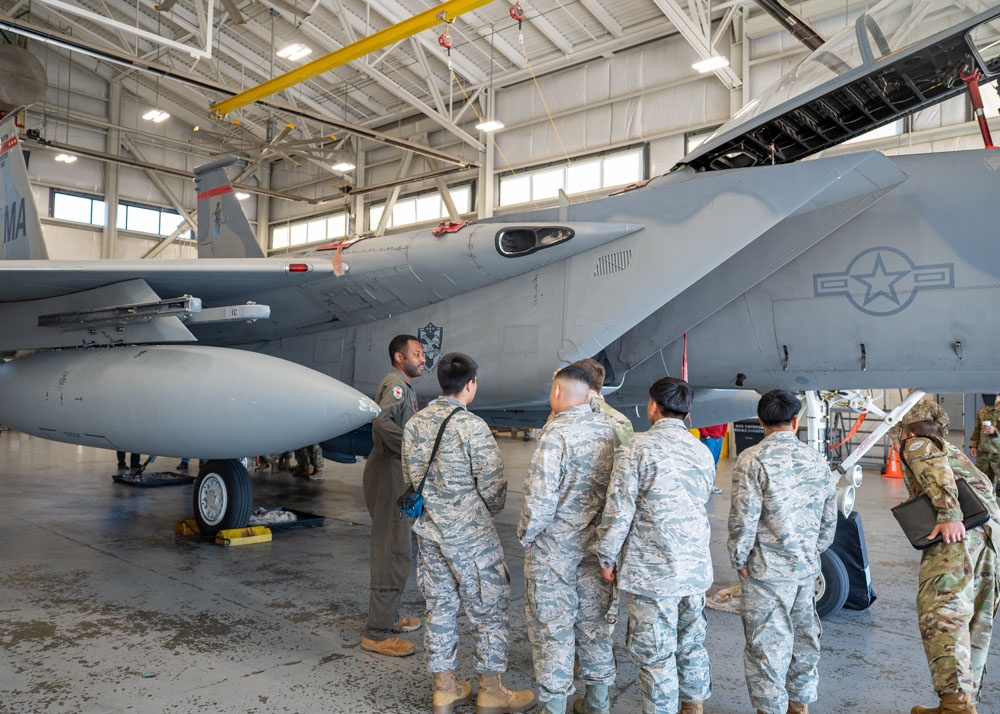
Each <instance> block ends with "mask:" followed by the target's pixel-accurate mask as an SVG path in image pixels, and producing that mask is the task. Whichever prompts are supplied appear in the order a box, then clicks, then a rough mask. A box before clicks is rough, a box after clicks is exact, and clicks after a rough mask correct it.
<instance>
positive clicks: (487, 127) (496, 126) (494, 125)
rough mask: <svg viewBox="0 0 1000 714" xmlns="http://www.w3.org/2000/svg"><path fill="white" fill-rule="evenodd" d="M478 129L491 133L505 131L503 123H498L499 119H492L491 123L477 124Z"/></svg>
mask: <svg viewBox="0 0 1000 714" xmlns="http://www.w3.org/2000/svg"><path fill="white" fill-rule="evenodd" d="M476 128H477V129H478V130H479V131H485V132H487V133H489V132H491V131H498V130H500V129H503V122H502V121H498V120H497V119H490V120H489V121H484V122H481V123H479V124H476Z"/></svg>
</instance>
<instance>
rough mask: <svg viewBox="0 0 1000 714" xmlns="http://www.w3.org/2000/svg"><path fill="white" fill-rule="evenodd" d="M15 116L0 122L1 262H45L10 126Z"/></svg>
mask: <svg viewBox="0 0 1000 714" xmlns="http://www.w3.org/2000/svg"><path fill="white" fill-rule="evenodd" d="M16 116H17V114H16V113H15V112H12V113H11V114H8V115H7V117H5V118H4V119H3V120H2V121H0V221H2V223H0V233H2V235H3V250H2V252H0V257H2V258H3V259H4V260H45V259H46V258H48V257H49V254H48V252H47V251H46V250H45V241H44V240H43V239H42V224H41V223H40V222H39V221H38V209H37V208H36V207H35V198H34V196H32V195H31V183H30V182H29V181H28V167H27V165H26V164H25V163H24V153H23V152H22V151H21V141H20V140H19V139H18V136H17V127H16V126H15V125H14V118H15V117H16Z"/></svg>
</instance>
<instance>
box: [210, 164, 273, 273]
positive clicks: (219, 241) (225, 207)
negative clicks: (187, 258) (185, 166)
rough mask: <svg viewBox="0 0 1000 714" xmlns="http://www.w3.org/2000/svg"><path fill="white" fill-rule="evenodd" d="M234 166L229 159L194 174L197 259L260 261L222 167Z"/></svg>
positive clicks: (245, 221) (243, 215)
mask: <svg viewBox="0 0 1000 714" xmlns="http://www.w3.org/2000/svg"><path fill="white" fill-rule="evenodd" d="M234 163H236V159H235V158H232V157H230V158H225V159H220V160H219V161H214V162H212V163H211V164H205V165H204V166H199V167H198V168H196V169H195V170H194V185H195V190H197V192H198V257H199V258H263V257H264V251H263V250H261V248H260V245H259V244H258V243H257V238H256V237H255V236H254V233H253V229H252V228H250V222H249V221H248V220H247V217H246V214H245V213H243V208H242V207H241V206H240V202H239V201H238V200H237V199H236V195H235V194H234V193H233V185H232V184H231V183H230V182H229V177H228V176H227V175H226V167H227V166H230V165H232V164H234Z"/></svg>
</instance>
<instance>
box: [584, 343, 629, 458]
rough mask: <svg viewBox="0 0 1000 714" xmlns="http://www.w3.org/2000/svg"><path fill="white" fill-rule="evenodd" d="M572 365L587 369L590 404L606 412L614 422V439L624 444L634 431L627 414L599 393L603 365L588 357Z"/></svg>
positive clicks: (602, 387) (602, 386)
mask: <svg viewBox="0 0 1000 714" xmlns="http://www.w3.org/2000/svg"><path fill="white" fill-rule="evenodd" d="M573 364H574V365H577V366H580V367H583V369H585V370H586V371H587V377H588V379H589V380H590V406H591V408H592V409H593V410H594V411H600V412H603V413H604V414H607V415H608V416H609V417H611V418H612V419H613V420H614V422H615V440H616V441H617V442H618V443H619V444H624V443H625V442H626V441H628V440H629V439H631V438H632V435H633V434H634V433H635V430H634V428H633V427H632V422H631V421H630V420H629V418H628V417H627V416H625V415H624V414H622V413H621V412H620V411H618V410H617V409H615V408H614V407H613V406H611V405H610V404H608V402H607V400H606V399H605V398H604V396H603V395H602V394H601V391H602V390H603V389H604V374H605V372H604V365H602V364H601V363H600V362H598V361H597V360H596V359H593V358H590V357H588V358H587V359H580V360H577V361H576V362H574V363H573Z"/></svg>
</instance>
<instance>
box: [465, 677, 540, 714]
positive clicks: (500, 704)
mask: <svg viewBox="0 0 1000 714" xmlns="http://www.w3.org/2000/svg"><path fill="white" fill-rule="evenodd" d="M537 702H538V698H537V697H536V696H535V693H534V692H533V691H531V690H530V689H518V690H510V689H507V687H505V686H503V682H501V681H500V675H499V674H480V675H479V694H478V696H476V714H511V712H526V711H528V710H529V709H531V708H532V707H533V706H535V704H536V703H537Z"/></svg>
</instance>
